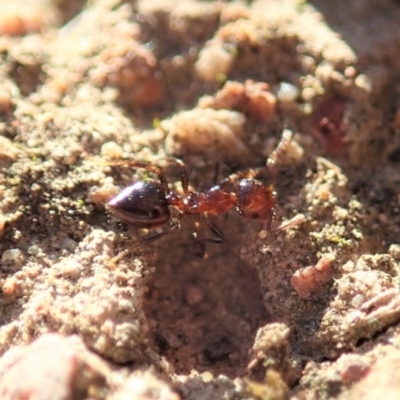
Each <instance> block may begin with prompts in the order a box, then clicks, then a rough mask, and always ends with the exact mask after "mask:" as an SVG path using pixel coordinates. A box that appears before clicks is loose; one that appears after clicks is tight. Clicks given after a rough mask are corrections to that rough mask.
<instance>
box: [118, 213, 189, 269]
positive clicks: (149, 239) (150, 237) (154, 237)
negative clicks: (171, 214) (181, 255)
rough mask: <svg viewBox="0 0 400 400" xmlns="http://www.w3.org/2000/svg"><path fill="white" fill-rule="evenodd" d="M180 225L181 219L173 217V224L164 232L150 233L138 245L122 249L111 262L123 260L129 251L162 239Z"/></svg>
mask: <svg viewBox="0 0 400 400" xmlns="http://www.w3.org/2000/svg"><path fill="white" fill-rule="evenodd" d="M180 226H181V225H180V222H179V220H178V219H177V218H175V219H173V220H172V221H171V224H170V226H169V227H168V229H165V230H163V231H162V232H158V233H155V234H150V235H148V236H146V237H144V238H142V239H141V242H140V243H138V244H136V245H134V246H132V247H130V248H128V249H125V250H123V251H121V252H120V253H119V254H118V255H116V256H115V257H113V258H112V259H111V263H112V264H116V263H117V262H118V261H119V260H121V259H122V258H124V257H125V256H126V255H127V254H128V253H130V252H131V251H132V250H136V249H138V248H141V247H144V246H146V245H148V244H150V243H154V242H156V241H157V240H160V239H162V238H163V237H165V236H167V235H169V234H170V233H171V232H173V231H175V230H177V229H179V228H180Z"/></svg>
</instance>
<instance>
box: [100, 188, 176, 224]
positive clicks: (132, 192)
mask: <svg viewBox="0 0 400 400" xmlns="http://www.w3.org/2000/svg"><path fill="white" fill-rule="evenodd" d="M108 207H109V209H110V210H111V211H112V212H113V213H114V214H115V215H116V216H117V217H118V218H119V219H121V220H122V221H124V222H126V223H128V224H131V225H132V226H135V227H137V228H148V229H150V228H157V227H159V226H163V225H165V224H166V223H167V222H168V221H169V219H170V217H171V215H170V210H169V206H168V201H167V198H166V193H165V190H164V188H163V186H162V185H161V184H160V183H159V182H156V181H138V182H136V183H134V184H133V185H131V186H128V187H127V188H125V189H124V190H122V191H121V192H120V193H119V194H118V195H117V196H116V197H114V198H113V199H112V200H111V201H110V202H109V203H108Z"/></svg>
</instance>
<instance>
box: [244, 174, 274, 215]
mask: <svg viewBox="0 0 400 400" xmlns="http://www.w3.org/2000/svg"><path fill="white" fill-rule="evenodd" d="M236 195H237V198H238V201H237V209H238V213H239V214H240V215H242V216H243V217H245V218H251V219H260V220H265V221H268V220H269V219H271V218H272V215H273V214H274V210H275V206H276V194H275V192H274V189H273V186H272V185H270V186H264V185H263V184H262V183H261V182H259V181H257V180H255V179H241V180H240V182H239V185H238V187H237V193H236Z"/></svg>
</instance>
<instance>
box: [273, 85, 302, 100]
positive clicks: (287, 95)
mask: <svg viewBox="0 0 400 400" xmlns="http://www.w3.org/2000/svg"><path fill="white" fill-rule="evenodd" d="M299 94H300V91H299V89H298V88H297V87H296V86H294V85H292V84H291V83H287V82H282V83H281V84H280V85H279V88H278V92H277V94H276V95H277V98H278V100H279V101H281V102H283V103H293V102H294V101H296V100H297V98H298V97H299Z"/></svg>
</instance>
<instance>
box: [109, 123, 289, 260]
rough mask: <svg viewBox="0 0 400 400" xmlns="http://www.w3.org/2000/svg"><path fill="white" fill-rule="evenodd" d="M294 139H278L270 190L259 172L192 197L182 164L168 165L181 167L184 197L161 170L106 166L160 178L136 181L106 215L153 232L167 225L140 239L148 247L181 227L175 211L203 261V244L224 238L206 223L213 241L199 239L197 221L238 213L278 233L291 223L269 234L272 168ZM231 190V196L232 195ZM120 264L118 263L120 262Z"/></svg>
mask: <svg viewBox="0 0 400 400" xmlns="http://www.w3.org/2000/svg"><path fill="white" fill-rule="evenodd" d="M291 138H292V134H291V132H290V131H289V130H284V132H283V134H282V139H281V140H280V142H279V144H278V145H277V147H276V148H275V150H274V151H273V152H272V153H271V155H270V156H269V157H268V160H267V164H266V165H267V168H268V170H269V173H270V175H271V182H272V183H271V184H269V185H268V186H265V185H263V184H262V183H261V182H260V181H258V180H256V179H254V177H255V176H257V175H258V174H259V172H260V169H250V170H247V171H244V172H237V173H234V174H231V175H229V176H228V177H227V178H226V179H224V180H222V181H221V182H220V183H219V184H217V185H215V186H213V187H212V188H211V189H209V190H207V191H204V192H195V191H193V190H191V188H189V182H188V174H187V171H186V166H185V164H184V163H183V161H182V160H180V159H177V158H173V159H172V160H173V161H174V162H175V163H176V164H177V165H178V166H179V167H180V170H181V184H182V193H178V192H176V191H175V190H173V189H170V187H169V186H168V182H167V180H166V178H165V175H164V172H163V170H162V168H161V167H158V166H154V165H150V164H147V163H143V162H137V161H117V162H113V163H108V165H112V166H120V165H121V166H129V167H134V168H142V169H145V170H146V171H149V172H152V173H154V174H155V175H157V176H158V181H155V180H146V181H138V182H135V183H134V184H132V185H131V186H128V187H127V188H125V189H124V190H122V191H121V192H120V193H119V194H118V195H117V196H116V197H114V198H113V199H111V201H110V202H109V203H108V208H109V209H110V211H111V212H112V213H113V214H114V215H115V216H116V217H118V218H119V219H120V220H121V221H122V222H125V223H127V224H128V225H132V226H133V227H136V228H141V229H154V228H159V227H162V226H165V225H166V224H167V223H169V224H170V226H169V228H168V229H165V230H163V231H161V232H157V233H154V234H150V235H149V236H147V237H145V238H144V239H143V242H144V243H152V242H155V241H156V240H158V239H161V238H162V237H164V236H166V235H167V234H168V233H170V232H171V231H173V230H175V229H178V228H179V227H180V223H179V219H178V218H176V217H173V216H172V215H171V210H170V208H171V207H173V208H174V209H175V210H177V211H178V213H179V215H180V216H182V215H184V214H189V215H192V217H194V221H195V233H194V236H195V237H196V238H197V240H198V242H199V244H200V246H201V250H202V256H203V258H206V257H207V252H206V248H205V240H212V241H215V242H222V241H223V239H224V236H223V234H222V232H221V231H220V230H219V229H218V228H217V227H216V226H215V225H213V224H212V223H210V222H209V228H210V230H211V231H212V232H213V233H214V234H215V235H216V237H215V238H213V239H204V238H203V239H202V238H200V237H199V233H198V228H199V225H200V224H199V221H198V219H199V217H200V216H201V215H205V216H206V217H207V216H209V215H219V214H223V213H225V212H227V211H229V210H230V209H231V208H233V207H236V210H237V212H238V213H239V215H241V216H242V217H245V218H249V219H258V220H261V221H264V223H265V230H266V231H267V232H268V233H271V232H277V231H280V230H282V229H284V228H286V227H288V226H289V225H292V221H289V223H287V224H284V225H281V226H280V227H278V228H276V229H274V230H273V229H272V222H273V219H274V215H275V207H276V202H277V199H276V192H275V190H274V185H273V183H274V181H275V168H274V167H275V163H276V160H277V159H278V157H279V155H280V154H281V153H282V152H284V151H285V150H286V148H287V146H288V144H289V142H290V140H291ZM230 189H231V190H230ZM118 258H119V257H118Z"/></svg>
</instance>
